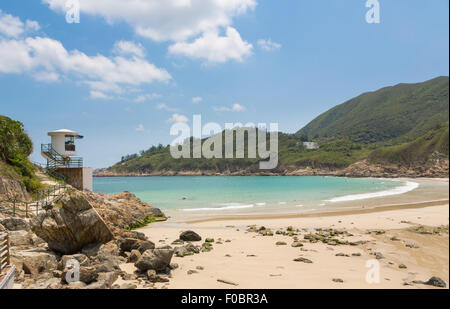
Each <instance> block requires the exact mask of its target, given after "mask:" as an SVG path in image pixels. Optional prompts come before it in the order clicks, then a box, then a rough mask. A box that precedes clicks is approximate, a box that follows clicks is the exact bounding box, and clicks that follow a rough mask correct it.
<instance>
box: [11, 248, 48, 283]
mask: <svg viewBox="0 0 450 309" xmlns="http://www.w3.org/2000/svg"><path fill="white" fill-rule="evenodd" d="M11 262H12V263H13V264H14V265H15V266H16V267H17V270H18V271H21V270H24V272H25V274H31V275H32V276H33V277H36V276H37V275H39V274H41V273H44V272H51V271H53V270H55V269H56V268H57V256H56V255H55V254H54V253H53V252H50V251H46V250H43V249H31V250H23V251H14V252H11Z"/></svg>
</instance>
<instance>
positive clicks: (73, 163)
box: [41, 144, 83, 170]
mask: <svg viewBox="0 0 450 309" xmlns="http://www.w3.org/2000/svg"><path fill="white" fill-rule="evenodd" d="M41 152H42V154H44V155H45V157H46V158H47V170H55V169H58V168H82V167H83V158H81V157H66V156H63V155H61V154H60V153H58V152H57V151H56V150H55V149H54V148H53V146H52V144H42V145H41Z"/></svg>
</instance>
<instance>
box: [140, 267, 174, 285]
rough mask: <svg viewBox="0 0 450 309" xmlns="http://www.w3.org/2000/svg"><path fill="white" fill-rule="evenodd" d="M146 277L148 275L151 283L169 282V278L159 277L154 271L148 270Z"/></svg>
mask: <svg viewBox="0 0 450 309" xmlns="http://www.w3.org/2000/svg"><path fill="white" fill-rule="evenodd" d="M146 275H147V278H148V281H150V282H152V283H156V282H169V279H168V278H166V277H163V276H160V275H158V274H157V273H156V271H155V270H154V269H149V270H147V272H146Z"/></svg>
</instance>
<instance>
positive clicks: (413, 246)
mask: <svg viewBox="0 0 450 309" xmlns="http://www.w3.org/2000/svg"><path fill="white" fill-rule="evenodd" d="M405 247H408V248H411V249H419V246H418V245H416V244H406V245H405Z"/></svg>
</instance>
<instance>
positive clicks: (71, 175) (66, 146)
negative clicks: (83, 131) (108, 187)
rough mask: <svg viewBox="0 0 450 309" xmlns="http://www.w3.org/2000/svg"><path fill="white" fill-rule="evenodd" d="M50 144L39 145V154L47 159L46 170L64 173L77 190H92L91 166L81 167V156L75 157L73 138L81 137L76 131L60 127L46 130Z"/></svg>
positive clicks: (68, 181)
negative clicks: (49, 130)
mask: <svg viewBox="0 0 450 309" xmlns="http://www.w3.org/2000/svg"><path fill="white" fill-rule="evenodd" d="M48 135H49V136H50V137H51V138H52V143H51V144H42V145H41V154H42V156H43V157H44V158H45V159H46V160H47V170H48V171H49V172H50V174H51V173H52V172H56V173H57V174H60V175H64V176H65V178H66V181H67V183H68V184H70V185H71V186H73V187H75V188H77V189H78V190H88V191H92V168H87V167H83V158H81V157H77V153H76V147H75V140H79V139H83V136H81V135H79V134H78V133H77V132H74V131H71V130H68V129H61V130H56V131H53V132H48Z"/></svg>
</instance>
